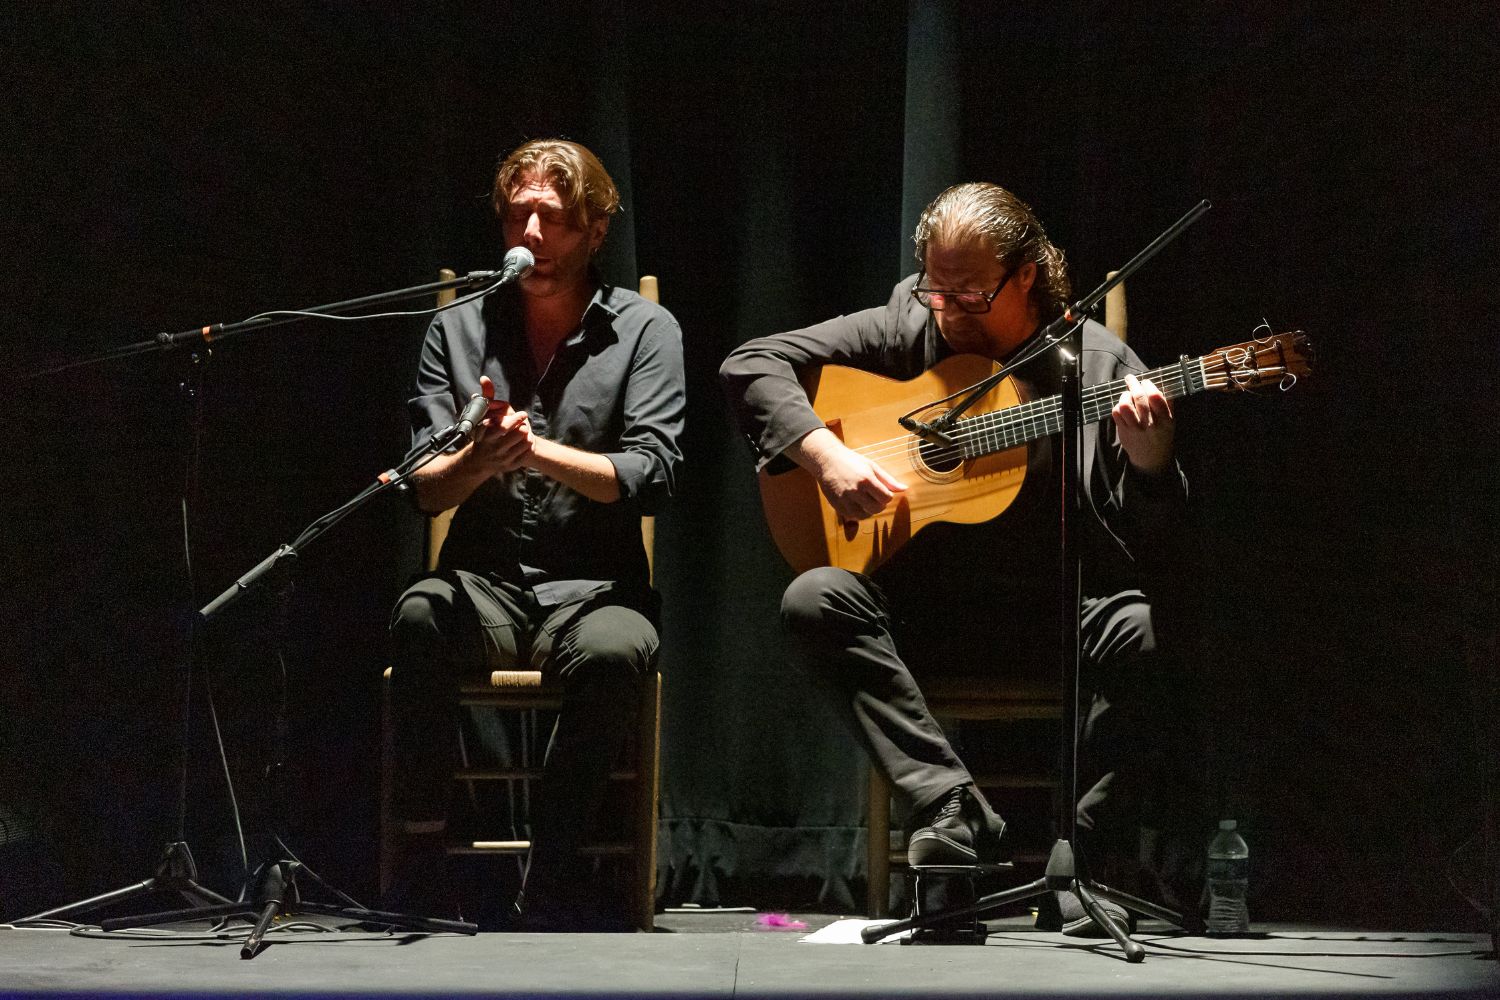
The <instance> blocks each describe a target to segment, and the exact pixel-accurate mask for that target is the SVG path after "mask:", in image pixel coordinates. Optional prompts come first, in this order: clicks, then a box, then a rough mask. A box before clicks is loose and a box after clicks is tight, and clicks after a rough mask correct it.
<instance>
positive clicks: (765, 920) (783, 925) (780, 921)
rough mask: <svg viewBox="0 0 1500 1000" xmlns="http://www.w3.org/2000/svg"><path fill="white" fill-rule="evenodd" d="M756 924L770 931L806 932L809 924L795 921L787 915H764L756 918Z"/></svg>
mask: <svg viewBox="0 0 1500 1000" xmlns="http://www.w3.org/2000/svg"><path fill="white" fill-rule="evenodd" d="M755 923H756V924H757V925H758V926H760V927H764V928H766V929H768V930H773V931H805V930H807V922H806V921H804V920H793V919H792V918H791V917H790V916H788V915H787V914H785V913H762V914H761V915H760V916H758V917H756V918H755Z"/></svg>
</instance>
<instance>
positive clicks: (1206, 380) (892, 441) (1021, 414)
mask: <svg viewBox="0 0 1500 1000" xmlns="http://www.w3.org/2000/svg"><path fill="white" fill-rule="evenodd" d="M1256 353H1257V354H1259V353H1260V352H1258V351H1257V352H1256ZM1209 357H1212V356H1211V355H1210V356H1209ZM1207 360H1208V358H1200V359H1197V363H1198V364H1199V365H1200V370H1199V376H1200V378H1201V379H1202V384H1203V388H1205V389H1219V388H1223V387H1225V386H1228V385H1230V384H1231V383H1232V382H1233V381H1234V378H1233V376H1231V375H1228V374H1225V373H1223V372H1221V371H1219V370H1218V369H1216V368H1215V369H1211V368H1209V367H1208V365H1207V364H1204V362H1206V361H1207ZM1278 371H1280V372H1282V373H1283V374H1284V368H1283V366H1280V365H1274V366H1267V367H1266V368H1258V367H1257V368H1256V373H1257V375H1259V376H1260V377H1262V378H1264V377H1266V376H1268V375H1275V374H1277V372H1278ZM1141 377H1143V378H1149V379H1152V380H1153V381H1156V384H1157V387H1158V388H1160V389H1161V390H1162V392H1163V393H1164V394H1165V395H1167V397H1168V398H1169V399H1176V398H1180V397H1182V396H1184V395H1186V394H1187V393H1186V391H1185V389H1184V379H1183V375H1182V371H1181V369H1180V368H1179V367H1178V366H1175V365H1174V366H1169V367H1164V368H1160V369H1157V370H1156V371H1150V372H1145V373H1144V374H1143V375H1142V376H1141ZM1125 385H1126V382H1125V380H1124V379H1119V380H1116V381H1114V382H1106V383H1103V384H1101V385H1096V386H1090V387H1088V388H1086V389H1084V390H1083V393H1082V395H1083V404H1084V408H1085V411H1086V412H1085V417H1086V418H1090V414H1088V413H1087V410H1088V409H1089V407H1091V406H1098V405H1099V404H1100V403H1101V402H1103V401H1105V400H1109V401H1110V402H1109V408H1110V409H1112V408H1113V405H1114V404H1113V400H1114V399H1115V398H1116V397H1117V396H1118V395H1119V394H1121V393H1123V392H1124V389H1125ZM1060 410H1061V406H1060V401H1059V398H1058V397H1057V396H1049V397H1047V398H1046V399H1039V400H1032V401H1029V402H1026V403H1020V404H1018V405H1016V406H1010V407H1006V408H1005V409H1003V410H991V411H989V412H986V413H978V414H975V415H974V416H972V417H967V418H964V419H962V420H960V421H959V422H958V424H957V425H956V428H955V429H958V428H963V429H962V430H960V431H959V433H957V434H950V435H949V436H950V437H951V438H954V439H955V440H956V441H957V442H958V443H957V445H956V446H942V445H939V446H936V447H935V448H934V449H933V450H931V451H928V452H925V453H924V454H923V456H922V457H923V459H924V460H925V461H927V462H946V461H951V460H953V459H955V458H958V459H962V458H963V457H964V447H963V446H964V444H965V443H968V442H972V441H975V440H977V439H980V438H986V437H996V436H999V437H1002V438H1003V436H1004V435H1005V434H1006V432H1008V431H1010V430H1012V429H1014V428H1017V427H1021V426H1023V425H1025V424H1028V423H1035V422H1037V421H1044V422H1045V421H1049V420H1052V419H1055V417H1056V416H1057V415H1058V414H1059V413H1060ZM1105 412H1108V411H1107V410H1106V411H1105ZM1103 416H1104V413H1099V414H1097V415H1093V416H1092V417H1091V418H1090V419H1088V422H1090V423H1092V422H1094V421H1095V420H1099V419H1102V418H1103ZM1054 429H1055V428H1050V427H1047V428H1045V430H1044V433H1051V431H1052V430H1054ZM915 436H916V435H914V434H911V433H907V434H903V435H900V436H897V437H893V438H888V439H886V440H884V441H876V442H872V443H871V444H868V445H864V446H861V447H859V448H856V449H854V451H856V452H857V453H858V454H860V455H862V456H864V457H865V458H868V459H871V460H872V461H877V462H879V461H884V460H889V459H893V458H897V457H900V456H901V455H903V454H905V453H906V452H907V451H908V450H909V449H910V447H911V443H912V438H913V437H915ZM1040 436H1042V435H1031V436H1030V437H1027V438H1023V439H1021V440H1018V441H1017V442H1016V444H1015V445H1013V446H1012V447H1019V446H1021V445H1022V444H1025V443H1026V442H1027V441H1028V440H1031V439H1032V438H1034V437H1040ZM993 450H995V451H1001V450H1005V449H1004V448H996V449H993Z"/></svg>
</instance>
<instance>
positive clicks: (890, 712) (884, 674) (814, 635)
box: [781, 567, 1156, 847]
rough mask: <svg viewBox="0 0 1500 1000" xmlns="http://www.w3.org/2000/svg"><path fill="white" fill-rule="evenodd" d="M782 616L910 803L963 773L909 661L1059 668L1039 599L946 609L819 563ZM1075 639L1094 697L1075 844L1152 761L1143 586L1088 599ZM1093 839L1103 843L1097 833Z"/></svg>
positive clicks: (804, 657) (1131, 798)
mask: <svg viewBox="0 0 1500 1000" xmlns="http://www.w3.org/2000/svg"><path fill="white" fill-rule="evenodd" d="M781 613H782V619H783V621H784V622H785V624H786V626H787V628H788V630H789V631H790V633H791V635H792V637H793V640H794V649H795V650H796V651H797V654H798V657H799V658H800V659H801V661H802V662H803V664H804V665H805V666H806V667H807V669H809V670H811V671H812V672H813V673H814V674H816V675H818V676H819V677H821V678H822V679H823V680H825V681H826V682H827V684H826V688H827V689H828V690H829V691H830V692H831V693H832V694H833V697H834V700H835V704H836V706H837V707H838V708H839V710H840V711H841V712H842V713H843V715H844V716H845V718H846V720H847V722H848V723H849V725H850V726H851V728H852V729H853V731H854V733H855V735H856V737H857V738H858V739H859V740H860V742H861V743H862V744H863V745H864V747H865V749H866V751H868V753H869V755H870V759H871V761H872V762H873V763H874V765H875V766H876V767H878V768H879V769H880V770H881V771H882V772H883V773H884V774H885V776H886V777H887V778H888V779H889V780H890V782H891V784H892V785H893V786H894V787H895V788H896V789H898V790H899V792H900V793H901V794H903V795H904V796H905V797H906V798H907V799H908V800H909V801H910V804H911V806H912V809H913V811H914V812H920V811H921V810H923V809H925V808H926V807H928V806H930V805H932V804H933V803H935V802H936V801H937V800H938V799H940V798H941V797H942V796H943V795H944V794H945V793H946V792H947V791H948V790H949V789H951V788H953V787H954V786H955V785H963V784H969V783H971V782H972V780H973V779H972V776H971V775H970V773H969V770H968V768H967V767H965V766H964V763H963V762H962V761H961V760H959V758H958V755H957V754H956V753H955V752H954V750H953V747H952V745H951V744H950V742H949V740H948V737H947V736H946V735H945V734H944V732H943V730H942V727H941V726H939V725H938V723H937V722H936V720H934V719H933V717H932V713H931V712H930V711H929V710H928V708H927V703H926V701H924V700H923V698H922V692H921V688H920V687H919V685H918V683H917V680H916V676H914V671H915V673H916V674H924V675H932V674H936V673H938V672H940V671H949V672H952V673H956V674H966V675H973V674H976V673H982V672H984V671H986V670H994V671H1012V672H1028V673H1030V675H1031V676H1046V677H1056V676H1057V669H1058V668H1057V663H1058V644H1057V642H1056V641H1055V639H1054V637H1055V636H1056V634H1057V628H1056V623H1055V622H1056V612H1055V610H1054V609H1052V608H1050V607H1048V606H1047V602H1045V601H1043V602H1032V603H1031V604H1030V605H1029V606H1024V607H1022V606H1019V605H1018V604H1017V603H1015V602H998V601H997V602H995V603H994V605H993V606H988V613H987V614H982V613H980V612H979V611H977V610H975V609H974V608H968V609H965V610H964V611H962V612H958V613H955V612H954V610H953V608H952V607H951V606H948V605H946V604H945V603H944V602H943V601H942V600H941V599H940V595H934V597H933V599H932V600H930V601H926V602H920V601H917V600H915V599H912V598H910V597H908V599H907V600H905V601H902V602H899V603H897V604H896V605H895V606H893V602H892V601H891V599H890V598H888V597H887V595H886V592H885V591H884V590H882V588H881V587H880V586H879V585H878V584H877V583H876V582H875V581H873V580H871V579H870V578H869V577H867V576H863V575H861V574H856V573H851V572H849V571H847V570H842V569H834V568H827V567H825V568H821V569H814V570H809V571H808V572H806V573H803V574H802V575H801V576H799V577H797V579H795V580H793V581H792V584H791V586H790V587H788V588H787V591H786V594H785V596H784V597H783V598H782V606H781ZM1039 623H1044V624H1039ZM1082 644H1083V650H1084V658H1085V660H1086V663H1087V666H1086V668H1085V674H1084V682H1085V685H1086V686H1087V688H1088V689H1089V690H1090V692H1091V696H1090V704H1089V706H1088V709H1087V711H1086V712H1082V713H1080V714H1081V719H1080V726H1081V727H1082V734H1081V735H1082V739H1081V749H1080V753H1079V778H1080V781H1079V787H1080V788H1086V789H1087V791H1086V792H1085V793H1083V795H1082V797H1081V798H1080V800H1079V802H1078V803H1077V809H1078V824H1079V828H1080V840H1084V839H1085V838H1086V836H1088V835H1091V834H1094V833H1096V832H1098V833H1099V834H1101V835H1102V834H1106V833H1109V832H1116V833H1118V832H1119V831H1120V830H1121V828H1122V827H1124V826H1125V825H1126V824H1128V823H1129V822H1130V818H1131V817H1130V815H1127V814H1128V813H1132V814H1133V813H1134V811H1135V810H1136V809H1137V808H1138V807H1139V802H1140V795H1126V794H1123V793H1125V792H1126V791H1127V789H1134V788H1138V787H1139V786H1140V785H1141V784H1142V779H1144V778H1146V777H1147V776H1146V775H1143V774H1140V773H1138V772H1139V771H1140V770H1141V767H1145V768H1149V767H1150V764H1149V763H1148V760H1149V753H1148V750H1149V745H1150V744H1151V743H1152V742H1153V741H1152V740H1151V739H1149V738H1145V739H1143V732H1149V731H1150V723H1149V722H1146V721H1144V720H1142V719H1141V718H1140V716H1141V714H1142V711H1143V710H1145V711H1146V712H1147V713H1148V714H1149V710H1150V708H1151V704H1150V703H1151V701H1152V699H1151V698H1150V696H1149V689H1150V687H1151V686H1152V685H1151V683H1150V682H1149V675H1150V674H1151V671H1152V668H1151V664H1152V661H1153V660H1154V659H1155V657H1154V655H1153V654H1155V653H1156V635H1155V631H1154V629H1153V626H1152V621H1151V607H1150V604H1149V603H1148V602H1147V600H1146V598H1145V596H1144V595H1143V594H1142V593H1141V592H1140V591H1137V590H1127V591H1124V592H1122V593H1118V594H1114V595H1112V596H1109V597H1104V598H1093V599H1089V600H1086V601H1085V602H1084V606H1083V620H1082ZM898 649H899V650H902V651H904V655H903V652H898ZM1138 693H1139V694H1140V695H1141V697H1136V695H1137V694H1138ZM1136 765H1141V767H1137V766H1136ZM996 822H998V820H997V821H996ZM1090 839H1093V840H1094V841H1095V843H1096V844H1098V845H1099V846H1101V847H1102V846H1103V841H1102V839H1101V837H1092V838H1090Z"/></svg>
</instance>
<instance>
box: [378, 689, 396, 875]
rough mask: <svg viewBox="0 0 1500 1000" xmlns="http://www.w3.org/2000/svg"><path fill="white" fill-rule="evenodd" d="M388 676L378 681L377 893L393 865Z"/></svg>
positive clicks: (392, 738) (392, 764)
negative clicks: (378, 798) (378, 885)
mask: <svg viewBox="0 0 1500 1000" xmlns="http://www.w3.org/2000/svg"><path fill="white" fill-rule="evenodd" d="M391 726H392V720H391V679H390V677H389V676H387V677H384V678H382V679H381V682H380V895H381V897H382V898H384V897H385V895H386V894H387V893H389V892H390V890H391V879H392V877H393V875H394V874H395V866H396V831H395V828H394V824H395V822H396V817H395V815H394V799H395V781H394V779H393V777H392V775H393V772H394V769H395V766H396V750H395V734H394V733H393V732H392V731H391Z"/></svg>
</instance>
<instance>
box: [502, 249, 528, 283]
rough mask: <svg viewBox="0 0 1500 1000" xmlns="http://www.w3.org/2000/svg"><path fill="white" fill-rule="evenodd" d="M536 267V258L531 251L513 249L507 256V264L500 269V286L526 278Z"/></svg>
mask: <svg viewBox="0 0 1500 1000" xmlns="http://www.w3.org/2000/svg"><path fill="white" fill-rule="evenodd" d="M533 267H536V258H535V257H533V256H532V255H531V251H530V250H527V249H526V248H525V247H513V248H512V249H511V251H510V253H508V254H506V255H505V262H504V264H502V265H501V267H500V279H499V281H497V282H496V284H499V285H508V284H510V283H511V282H512V281H515V280H516V279H517V278H524V277H526V275H528V274H530V273H531V269H532V268H533Z"/></svg>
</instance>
